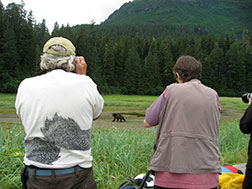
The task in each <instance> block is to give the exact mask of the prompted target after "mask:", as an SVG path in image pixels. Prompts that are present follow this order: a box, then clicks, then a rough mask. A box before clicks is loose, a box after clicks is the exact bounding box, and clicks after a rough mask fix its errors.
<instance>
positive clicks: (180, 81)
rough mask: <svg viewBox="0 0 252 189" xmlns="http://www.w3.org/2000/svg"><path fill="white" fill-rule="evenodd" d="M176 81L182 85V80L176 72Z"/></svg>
mask: <svg viewBox="0 0 252 189" xmlns="http://www.w3.org/2000/svg"><path fill="white" fill-rule="evenodd" d="M176 79H177V81H178V82H179V83H183V81H182V78H181V77H180V75H179V73H178V72H176Z"/></svg>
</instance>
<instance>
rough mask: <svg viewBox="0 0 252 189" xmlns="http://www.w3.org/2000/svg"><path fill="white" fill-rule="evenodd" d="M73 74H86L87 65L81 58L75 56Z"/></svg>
mask: <svg viewBox="0 0 252 189" xmlns="http://www.w3.org/2000/svg"><path fill="white" fill-rule="evenodd" d="M75 62H76V64H75V72H76V73H77V74H81V75H86V74H87V63H86V62H85V59H84V57H83V56H77V57H76V58H75Z"/></svg>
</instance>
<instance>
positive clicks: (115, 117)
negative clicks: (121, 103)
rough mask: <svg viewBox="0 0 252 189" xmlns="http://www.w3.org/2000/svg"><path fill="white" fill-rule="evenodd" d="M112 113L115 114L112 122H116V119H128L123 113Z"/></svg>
mask: <svg viewBox="0 0 252 189" xmlns="http://www.w3.org/2000/svg"><path fill="white" fill-rule="evenodd" d="M112 115H113V117H114V119H113V121H112V122H114V121H115V120H116V121H118V120H120V122H122V120H123V121H126V120H125V118H124V117H123V116H122V114H119V113H113V114H112Z"/></svg>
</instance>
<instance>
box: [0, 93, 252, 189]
mask: <svg viewBox="0 0 252 189" xmlns="http://www.w3.org/2000/svg"><path fill="white" fill-rule="evenodd" d="M103 98H104V101H105V104H104V110H103V114H104V117H101V118H100V120H99V121H100V122H97V123H95V124H94V126H93V128H92V154H93V157H94V161H93V169H94V176H95V180H96V181H97V184H98V188H101V189H103V188H104V189H115V188H118V186H119V185H120V183H121V182H122V181H123V180H125V179H126V178H127V177H128V176H131V177H134V176H136V175H138V174H140V173H145V172H146V170H147V169H148V165H149V161H150V157H151V155H152V152H153V145H154V142H155V133H156V128H150V129H146V128H144V126H143V124H142V122H143V119H144V114H145V110H146V108H148V106H149V105H150V104H152V103H153V102H154V101H155V99H156V98H157V96H136V95H131V96H127V95H104V96H103ZM14 103H15V95H14V94H0V135H1V138H0V189H1V188H3V189H6V188H8V189H9V188H21V182H20V171H21V168H22V166H23V163H22V161H23V156H24V147H23V141H24V136H25V134H24V130H23V127H22V124H21V122H20V121H19V120H18V119H16V118H15V119H4V118H6V117H7V118H11V117H15V108H14ZM220 103H221V108H222V109H221V124H220V137H219V142H220V151H221V163H222V164H231V165H233V164H239V163H245V162H246V161H247V146H248V140H249V135H244V134H242V133H241V132H240V129H239V119H240V118H241V116H242V114H243V112H244V111H245V110H246V108H247V107H248V105H247V104H245V103H243V102H242V100H241V98H226V97H220ZM112 112H124V113H125V115H126V116H132V115H133V114H135V115H137V116H135V117H136V118H134V120H130V119H129V118H131V117H127V121H126V122H122V123H119V122H118V123H116V122H112V121H111V119H112V117H111V118H110V117H106V115H108V116H109V115H110V113H112Z"/></svg>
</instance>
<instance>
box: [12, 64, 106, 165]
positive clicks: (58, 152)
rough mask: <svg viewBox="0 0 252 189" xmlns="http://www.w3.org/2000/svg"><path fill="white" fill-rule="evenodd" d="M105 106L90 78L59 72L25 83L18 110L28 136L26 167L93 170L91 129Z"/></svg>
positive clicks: (19, 98) (25, 81) (24, 81)
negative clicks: (73, 167) (78, 167)
mask: <svg viewBox="0 0 252 189" xmlns="http://www.w3.org/2000/svg"><path fill="white" fill-rule="evenodd" d="M103 104H104V101H103V98H102V96H101V95H100V94H99V92H98V90H97V87H96V84H95V83H94V82H93V81H92V79H91V78H89V77H88V76H86V75H79V74H75V73H71V72H65V71H64V70H60V69H58V70H53V71H51V72H48V73H46V74H44V75H41V76H36V77H32V78H28V79H25V80H23V81H22V82H21V84H20V85H19V88H18V93H17V97H16V102H15V107H16V112H17V115H18V116H19V117H20V119H21V121H22V124H23V126H24V129H25V133H26V136H25V151H26V153H25V157H24V163H25V164H26V165H34V166H37V167H41V168H67V167H72V166H75V165H80V166H81V167H85V168H89V167H92V160H93V158H92V155H91V140H90V139H91V135H90V129H91V126H92V122H93V119H95V118H97V117H98V116H99V115H100V114H101V112H102V108H103Z"/></svg>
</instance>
